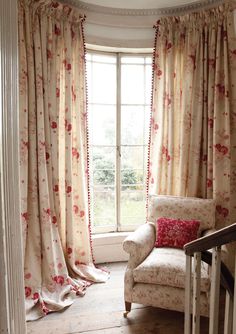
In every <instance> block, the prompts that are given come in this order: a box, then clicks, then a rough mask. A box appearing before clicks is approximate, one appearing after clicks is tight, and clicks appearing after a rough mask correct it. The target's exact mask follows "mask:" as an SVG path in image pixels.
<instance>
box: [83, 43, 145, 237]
mask: <svg viewBox="0 0 236 334" xmlns="http://www.w3.org/2000/svg"><path fill="white" fill-rule="evenodd" d="M87 54H92V55H99V54H100V55H108V56H109V55H110V56H114V57H115V58H116V63H115V66H116V116H115V117H116V124H115V128H116V134H115V144H114V145H111V147H114V148H115V155H116V157H115V182H114V187H115V215H116V217H115V220H116V223H115V225H108V226H94V225H93V215H92V211H93V203H92V202H93V201H92V196H93V185H92V184H91V177H90V191H91V208H90V209H91V230H92V234H100V233H116V232H131V231H134V230H135V229H136V228H137V227H138V226H140V224H130V225H125V226H124V225H121V188H122V184H121V148H122V147H124V146H125V145H122V143H121V107H122V104H121V66H122V62H121V58H122V57H127V58H128V57H137V58H138V57H140V58H141V57H150V58H151V59H152V53H151V52H126V51H125V52H120V51H117V52H115V51H114V52H113V51H101V50H96V49H94V48H92V49H90V48H87ZM87 62H88V61H87ZM137 65H138V64H137ZM140 65H144V66H145V65H149V64H146V63H144V64H140ZM150 65H151V66H152V62H151V63H150ZM89 104H90V103H89V101H88V105H89ZM127 105H128V104H127ZM139 105H140V104H139ZM143 106H149V104H146V103H145V101H144V104H143ZM150 111H151V95H150ZM93 146H95V145H92V144H91V143H89V149H91V147H93ZM108 146H109V145H96V147H108ZM127 146H132V145H127ZM134 146H135V145H134ZM136 146H137V145H136ZM138 146H143V148H144V149H145V147H146V148H147V145H145V144H143V145H141V144H140V145H138ZM90 158H91V154H90ZM143 164H145V161H144V162H143ZM146 165H147V161H146ZM145 184H146V180H144V182H143V186H144V190H143V193H144V194H145ZM144 223H145V221H144Z"/></svg>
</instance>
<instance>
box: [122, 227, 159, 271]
mask: <svg viewBox="0 0 236 334" xmlns="http://www.w3.org/2000/svg"><path fill="white" fill-rule="evenodd" d="M155 240H156V228H155V225H154V224H153V223H146V224H144V225H141V226H140V227H139V228H138V229H137V230H136V231H135V232H134V233H132V234H130V235H129V236H128V237H127V238H126V239H125V240H124V242H123V249H124V251H125V252H126V253H129V254H130V261H129V265H130V266H131V267H133V268H135V267H136V266H138V265H139V264H140V263H141V262H142V261H143V260H144V259H145V258H146V257H147V256H148V255H149V254H150V252H151V251H152V249H153V247H154V244H155Z"/></svg>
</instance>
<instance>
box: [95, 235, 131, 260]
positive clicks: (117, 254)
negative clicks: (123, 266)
mask: <svg viewBox="0 0 236 334" xmlns="http://www.w3.org/2000/svg"><path fill="white" fill-rule="evenodd" d="M129 234H130V232H114V233H104V234H94V235H93V236H92V240H93V254H94V258H95V263H96V264H98V263H106V262H121V261H128V258H129V255H128V254H127V253H126V252H125V251H124V250H123V241H124V240H125V238H126V237H127V236H128V235H129Z"/></svg>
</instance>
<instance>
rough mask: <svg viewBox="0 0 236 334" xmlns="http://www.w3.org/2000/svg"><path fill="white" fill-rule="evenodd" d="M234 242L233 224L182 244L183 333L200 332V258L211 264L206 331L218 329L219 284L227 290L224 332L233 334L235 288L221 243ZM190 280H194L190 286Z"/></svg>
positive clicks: (213, 332)
mask: <svg viewBox="0 0 236 334" xmlns="http://www.w3.org/2000/svg"><path fill="white" fill-rule="evenodd" d="M235 241H236V223H235V224H232V225H230V226H228V227H225V228H222V229H221V230H219V231H217V232H214V233H212V234H209V235H207V236H204V237H202V238H199V239H197V240H194V241H192V242H189V243H188V244H186V245H185V246H184V250H185V254H186V295H185V325H184V333H185V334H190V333H191V334H200V312H199V307H200V302H199V286H200V281H201V264H200V262H201V261H203V262H205V263H207V264H208V265H210V266H211V289H210V309H209V334H218V330H219V328H218V323H219V307H220V304H219V295H220V285H221V286H222V287H223V288H224V289H225V293H226V299H225V320H224V334H236V288H235V283H234V277H233V275H232V274H231V272H230V271H229V269H228V268H227V267H226V265H225V264H224V263H223V262H222V260H221V246H222V245H225V244H228V243H231V242H235ZM210 249H211V250H212V251H211V252H209V251H208V250H210ZM192 257H194V259H195V262H194V263H195V265H194V272H193V275H192V268H191V267H192ZM197 258H199V260H198V261H196V259H197ZM235 263H236V261H235ZM235 276H236V265H235ZM192 279H193V283H194V284H193V289H192V284H191V280H192ZM191 301H192V302H193V307H192V311H191V307H190V305H191ZM191 313H192V318H191Z"/></svg>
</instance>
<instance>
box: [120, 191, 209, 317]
mask: <svg viewBox="0 0 236 334" xmlns="http://www.w3.org/2000/svg"><path fill="white" fill-rule="evenodd" d="M148 211H149V212H148V222H147V223H146V224H144V225H142V226H140V227H139V228H138V229H137V230H136V231H135V232H134V233H132V234H131V235H130V236H128V237H127V238H126V240H125V241H124V244H123V247H124V250H125V251H126V252H127V253H129V256H130V257H129V261H128V265H127V269H126V272H125V282H124V283H125V284H124V298H125V308H126V312H125V313H124V316H127V314H128V313H129V312H130V310H131V304H132V303H139V304H144V305H148V306H154V307H160V308H164V309H169V310H176V311H181V312H184V300H185V298H184V295H185V292H184V289H185V263H186V260H185V254H184V251H183V249H177V248H170V247H158V248H156V247H155V242H156V221H157V219H158V218H161V217H166V218H173V219H181V220H189V219H194V220H197V221H198V222H200V225H199V230H198V236H203V235H206V234H208V233H211V232H213V231H214V227H215V201H214V200H211V199H200V198H190V197H175V196H161V195H160V196H150V199H149V210H148ZM209 291H210V278H209V268H208V266H207V265H206V264H205V263H203V262H202V264H201V299H200V313H201V315H203V316H208V311H209Z"/></svg>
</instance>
